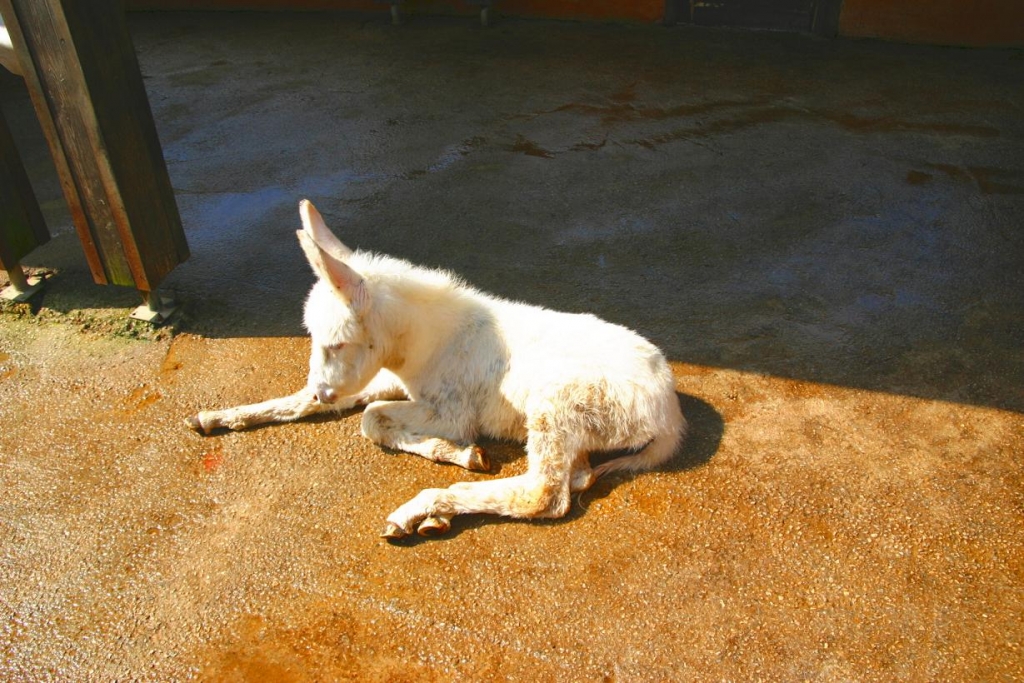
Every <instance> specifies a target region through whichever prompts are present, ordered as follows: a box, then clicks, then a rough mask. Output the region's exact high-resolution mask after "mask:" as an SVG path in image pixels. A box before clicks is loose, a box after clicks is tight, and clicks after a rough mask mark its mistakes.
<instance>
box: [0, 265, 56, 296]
mask: <svg viewBox="0 0 1024 683" xmlns="http://www.w3.org/2000/svg"><path fill="white" fill-rule="evenodd" d="M7 279H9V280H10V281H11V286H10V287H4V288H3V289H2V290H0V299H4V300H6V301H13V302H14V303H18V304H22V303H25V302H26V301H28V300H29V299H31V298H32V297H33V296H35V295H36V293H37V292H39V291H40V290H41V289H42V288H43V285H44V284H45V283H46V279H45V278H42V277H36V276H35V275H32V276H29V277H26V276H25V271H23V270H22V269H21V266H20V265H15V266H14V267H13V268H11V269H10V270H8V271H7Z"/></svg>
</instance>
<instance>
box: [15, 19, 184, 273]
mask: <svg viewBox="0 0 1024 683" xmlns="http://www.w3.org/2000/svg"><path fill="white" fill-rule="evenodd" d="M0 14H2V15H3V17H4V20H5V22H6V24H7V28H8V30H9V31H10V33H11V40H12V42H13V43H14V46H15V49H16V50H17V51H18V56H19V60H20V61H21V64H22V67H23V70H24V71H25V74H24V76H25V82H26V84H27V85H28V89H29V92H30V93H31V95H32V102H33V104H34V106H35V109H36V114H37V116H38V117H39V120H40V124H41V126H42V129H43V133H44V135H45V136H46V139H47V142H48V143H49V145H50V151H51V153H52V155H53V157H54V161H55V165H56V167H57V172H58V175H59V176H60V180H61V187H62V188H63V190H64V195H65V197H66V199H67V201H68V205H69V207H70V208H71V215H72V219H73V220H74V223H75V228H76V230H77V231H78V235H79V238H80V240H81V242H82V245H83V247H84V249H85V252H86V260H87V261H88V262H89V266H90V269H91V271H92V274H93V279H94V280H95V281H96V282H98V283H101V284H116V285H128V286H134V287H135V288H136V289H138V290H140V291H142V292H151V291H153V290H154V289H156V287H157V285H158V284H159V283H160V281H161V280H162V279H163V278H164V277H165V276H166V275H167V274H168V273H169V272H170V271H171V270H172V269H174V267H175V266H177V265H178V264H179V263H181V262H183V261H184V260H186V259H187V258H188V256H189V252H188V245H187V243H186V241H185V234H184V231H183V229H182V227H181V218H180V216H179V214H178V208H177V204H176V203H175V201H174V193H173V190H172V189H171V184H170V178H169V176H168V175H167V167H166V165H165V163H164V159H163V152H162V151H161V148H160V142H159V139H158V138H157V134H156V126H155V124H154V123H153V116H152V112H151V111H150V108H149V100H148V99H147V97H146V90H145V87H144V85H143V83H142V74H141V73H140V71H139V65H138V61H137V58H136V56H135V50H134V47H133V45H132V42H131V36H130V35H129V33H128V27H127V23H126V21H125V16H124V11H123V7H122V4H121V2H119V1H118V0H89V1H88V2H81V1H79V0H0Z"/></svg>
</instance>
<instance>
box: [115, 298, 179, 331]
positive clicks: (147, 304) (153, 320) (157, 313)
mask: <svg viewBox="0 0 1024 683" xmlns="http://www.w3.org/2000/svg"><path fill="white" fill-rule="evenodd" d="M142 300H143V302H144V303H143V304H142V305H141V306H139V307H138V308H136V309H135V310H134V311H132V312H131V313H130V314H129V315H128V317H129V318H132V319H133V320H142V321H143V322H147V323H150V324H152V325H155V326H157V327H159V326H160V325H163V324H164V323H165V322H167V320H168V319H169V318H170V317H171V316H172V315H174V313H175V312H176V311H177V310H178V308H180V307H179V306H178V303H177V302H176V301H175V300H174V299H172V298H171V297H166V296H160V295H159V294H156V293H155V292H142Z"/></svg>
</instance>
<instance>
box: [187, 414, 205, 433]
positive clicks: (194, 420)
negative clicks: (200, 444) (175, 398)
mask: <svg viewBox="0 0 1024 683" xmlns="http://www.w3.org/2000/svg"><path fill="white" fill-rule="evenodd" d="M185 424H187V425H188V426H189V428H190V429H194V430H195V431H197V432H199V433H201V434H209V433H210V431H209V430H208V429H207V428H206V427H204V426H203V422H202V420H200V419H199V415H198V414H196V415H189V416H188V417H186V418H185Z"/></svg>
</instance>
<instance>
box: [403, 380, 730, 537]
mask: <svg viewBox="0 0 1024 683" xmlns="http://www.w3.org/2000/svg"><path fill="white" fill-rule="evenodd" d="M676 397H677V398H678V399H679V407H680V408H681V409H682V411H683V415H684V416H685V417H686V422H687V425H688V430H687V434H686V439H685V440H684V441H683V446H682V448H680V450H679V452H678V453H676V454H675V456H674V457H673V458H672V459H671V460H669V461H668V462H667V463H665V464H664V465H662V466H661V467H659V468H657V469H655V470H652V471H653V472H663V473H677V474H681V473H684V472H686V471H688V470H692V469H696V468H698V467H702V466H704V465H705V464H707V463H708V462H709V461H710V460H711V458H713V457H714V455H715V453H717V452H718V447H719V445H720V444H721V441H722V435H723V433H724V432H725V422H724V420H723V419H722V415H721V413H719V412H718V411H717V410H715V409H714V407H712V406H711V405H710V404H709V403H707V402H706V401H703V400H701V399H699V398H697V397H695V396H690V395H688V394H681V393H679V392H676ZM486 447H487V454H488V456H489V457H490V459H491V463H492V464H491V472H490V474H492V475H494V474H496V473H497V472H499V471H500V470H501V469H503V468H504V466H505V465H507V464H508V463H509V462H511V461H512V460H516V459H518V458H521V457H523V447H522V445H521V444H513V443H509V442H491V443H487V444H486ZM622 454H623V453H622V452H614V453H595V454H593V455H591V458H590V462H591V464H592V465H596V464H600V463H601V462H604V461H605V460H609V459H611V458H613V457H616V456H618V455H622ZM652 471H644V472H616V473H613V474H609V475H608V476H606V477H603V478H601V479H599V480H597V482H595V483H594V485H593V486H591V487H590V488H589V489H588V490H587V491H584V492H583V493H580V494H574V496H573V504H572V507H571V508H570V509H569V512H568V513H566V515H565V516H564V517H560V518H558V519H511V518H508V517H497V516H493V515H457V516H455V517H453V518H452V525H451V529H450V530H449V531H448V532H447V533H445V534H443V535H441V536H431V537H429V538H424V537H422V536H418V535H415V534H413V535H412V536H407V537H405V538H402V539H398V540H393V541H391V542H392V543H393V544H395V545H401V546H414V545H419V544H420V543H426V542H434V543H436V542H437V541H447V540H451V539H453V538H456V537H457V536H459V534H461V533H462V532H464V531H468V530H471V529H476V528H479V527H482V526H484V525H487V524H532V525H548V526H555V525H561V524H567V523H570V522H573V521H575V520H577V519H579V518H580V517H582V516H583V515H584V514H585V513H586V511H587V507H588V506H589V505H590V503H592V502H593V501H595V500H600V499H601V498H604V497H605V496H607V495H609V494H610V493H611V492H612V491H614V490H615V488H616V487H617V486H618V485H619V484H622V483H624V482H626V481H631V480H633V479H636V478H643V477H645V476H650V474H651V472H652Z"/></svg>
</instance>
